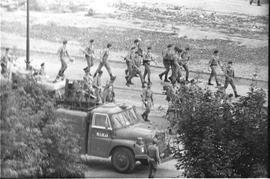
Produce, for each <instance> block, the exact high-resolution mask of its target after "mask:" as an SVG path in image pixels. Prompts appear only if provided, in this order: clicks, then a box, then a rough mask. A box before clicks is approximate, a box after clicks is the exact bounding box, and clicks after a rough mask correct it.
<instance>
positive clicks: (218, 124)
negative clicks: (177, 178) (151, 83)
mask: <svg viewBox="0 0 270 179" xmlns="http://www.w3.org/2000/svg"><path fill="white" fill-rule="evenodd" d="M173 95H174V98H173V99H174V100H172V101H171V103H172V106H174V107H175V112H176V113H178V114H177V115H174V116H177V117H174V118H170V119H169V121H170V123H171V127H172V128H173V129H174V130H175V131H176V133H177V134H178V135H177V143H178V144H182V146H183V148H180V149H179V148H174V155H175V157H176V158H177V159H178V163H177V165H176V167H177V169H184V176H186V177H267V175H268V173H267V169H268V161H267V159H268V148H267V141H268V139H267V122H268V112H267V109H266V107H264V104H265V97H266V93H265V91H263V90H262V89H251V90H250V92H249V93H248V95H247V96H244V97H241V98H240V100H239V101H238V102H236V103H231V102H229V101H228V100H227V96H226V95H224V94H220V93H219V92H217V93H213V92H211V91H209V90H207V89H206V90H204V89H201V88H199V87H198V86H196V85H191V86H186V85H182V86H181V87H180V88H179V89H178V90H177V91H176V93H174V94H173ZM168 99H170V97H168Z"/></svg>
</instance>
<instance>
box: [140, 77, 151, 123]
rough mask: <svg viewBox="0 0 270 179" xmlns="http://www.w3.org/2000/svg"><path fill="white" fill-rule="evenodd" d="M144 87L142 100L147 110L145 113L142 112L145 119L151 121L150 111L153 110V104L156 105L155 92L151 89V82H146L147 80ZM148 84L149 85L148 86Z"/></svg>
mask: <svg viewBox="0 0 270 179" xmlns="http://www.w3.org/2000/svg"><path fill="white" fill-rule="evenodd" d="M144 83H145V84H144V88H143V92H142V95H141V97H142V101H143V104H144V106H145V111H144V113H143V114H142V117H143V119H144V120H145V121H147V122H148V121H149V119H148V116H149V113H150V111H151V107H152V105H154V101H153V92H152V90H151V84H148V85H147V84H146V82H144ZM146 86H147V87H146Z"/></svg>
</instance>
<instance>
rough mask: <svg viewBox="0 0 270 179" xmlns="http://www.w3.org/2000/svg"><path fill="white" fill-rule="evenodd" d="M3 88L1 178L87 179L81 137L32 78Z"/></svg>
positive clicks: (0, 107)
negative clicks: (80, 146)
mask: <svg viewBox="0 0 270 179" xmlns="http://www.w3.org/2000/svg"><path fill="white" fill-rule="evenodd" d="M21 80H23V79H20V83H17V85H16V86H13V87H15V88H14V89H13V88H12V86H10V85H9V84H6V85H1V92H0V97H1V106H0V114H1V121H0V124H1V177H12V178H13V177H83V176H84V174H83V171H82V168H81V167H80V166H81V165H80V163H79V159H78V157H79V155H78V152H79V145H78V137H77V136H75V135H74V134H73V133H71V130H70V126H66V125H63V123H62V122H61V120H60V119H57V118H56V116H55V113H54V101H53V99H52V97H51V96H50V95H49V93H48V92H47V91H45V90H44V89H43V88H42V87H40V86H38V85H37V84H36V83H35V82H34V81H33V80H32V79H31V78H27V79H25V80H23V81H21Z"/></svg>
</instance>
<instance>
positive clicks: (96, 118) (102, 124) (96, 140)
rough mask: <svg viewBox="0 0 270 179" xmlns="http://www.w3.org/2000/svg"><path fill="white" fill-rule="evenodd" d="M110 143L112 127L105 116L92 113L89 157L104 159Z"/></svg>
mask: <svg viewBox="0 0 270 179" xmlns="http://www.w3.org/2000/svg"><path fill="white" fill-rule="evenodd" d="M111 141H112V126H111V123H110V120H109V117H108V115H107V114H99V113H94V114H93V118H92V129H91V145H90V148H91V155H95V156H100V157H106V155H107V154H108V152H109V151H108V150H109V148H110V145H111Z"/></svg>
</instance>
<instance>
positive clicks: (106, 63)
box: [94, 43, 116, 80]
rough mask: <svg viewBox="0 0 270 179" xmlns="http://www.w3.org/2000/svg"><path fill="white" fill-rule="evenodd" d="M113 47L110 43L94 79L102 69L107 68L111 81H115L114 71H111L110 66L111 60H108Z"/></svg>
mask: <svg viewBox="0 0 270 179" xmlns="http://www.w3.org/2000/svg"><path fill="white" fill-rule="evenodd" d="M111 47H112V44H110V43H108V44H107V48H106V49H105V50H104V51H103V53H102V57H101V62H100V63H99V66H98V68H97V70H96V72H95V74H94V77H95V76H96V75H97V73H98V72H100V71H101V69H102V67H103V66H105V68H106V69H107V71H108V73H109V75H110V77H111V79H112V80H115V78H116V76H113V74H112V71H111V67H110V65H109V60H108V58H109V55H110V49H111Z"/></svg>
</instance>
